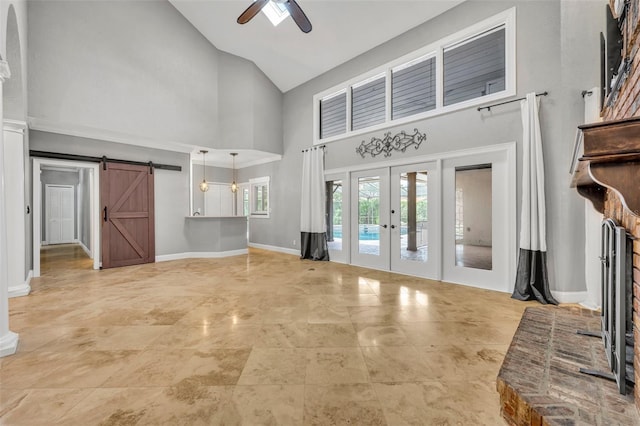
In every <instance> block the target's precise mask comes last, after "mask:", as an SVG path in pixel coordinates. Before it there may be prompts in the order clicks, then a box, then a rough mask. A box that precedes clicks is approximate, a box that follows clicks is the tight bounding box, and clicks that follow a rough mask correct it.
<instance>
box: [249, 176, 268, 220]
mask: <svg viewBox="0 0 640 426" xmlns="http://www.w3.org/2000/svg"><path fill="white" fill-rule="evenodd" d="M264 186H266V187H267V197H266V201H267V208H266V210H257V209H256V202H257V199H256V196H255V191H254V189H255V188H258V187H264ZM249 217H252V218H263V219H268V218H269V217H271V178H270V176H264V177H259V178H254V179H249Z"/></svg>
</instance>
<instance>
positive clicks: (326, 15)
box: [169, 0, 463, 92]
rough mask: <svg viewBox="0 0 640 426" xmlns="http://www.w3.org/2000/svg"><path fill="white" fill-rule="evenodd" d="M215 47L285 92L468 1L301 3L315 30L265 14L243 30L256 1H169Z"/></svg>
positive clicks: (302, 0) (323, 0)
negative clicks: (239, 20) (245, 61)
mask: <svg viewBox="0 0 640 426" xmlns="http://www.w3.org/2000/svg"><path fill="white" fill-rule="evenodd" d="M169 1H170V2H171V3H172V4H173V5H174V6H175V8H176V9H178V11H180V13H182V15H184V17H185V18H187V20H189V21H190V22H191V23H192V24H193V25H194V26H195V27H196V28H197V29H198V31H200V32H201V33H202V34H203V35H204V36H205V37H206V38H207V39H208V40H209V41H210V42H211V43H212V44H213V45H214V46H216V47H217V48H218V49H220V50H223V51H225V52H229V53H232V54H234V55H237V56H240V57H243V58H246V59H249V60H251V61H253V62H255V64H256V65H257V66H258V67H259V68H260V69H261V70H262V72H264V73H265V74H266V75H267V77H269V78H270V79H271V81H273V83H274V84H275V85H276V86H278V88H279V89H280V90H281V91H282V92H286V91H288V90H290V89H293V88H294V87H296V86H298V85H300V84H302V83H305V82H306V81H309V80H311V79H312V78H314V77H316V76H318V75H320V74H322V73H324V72H326V71H328V70H330V69H332V68H335V67H336V66H337V65H340V64H342V63H344V62H346V61H348V60H350V59H352V58H354V57H355V56H358V55H360V54H362V53H364V52H366V51H368V50H370V49H372V48H373V47H375V46H378V45H379V44H382V43H384V42H385V41H387V40H389V39H391V38H393V37H395V36H398V35H400V34H402V33H404V32H405V31H408V30H409V29H411V28H413V27H415V26H417V25H419V24H421V23H423V22H426V21H428V20H430V19H432V18H434V17H435V16H437V15H439V14H441V13H443V12H445V11H447V10H448V9H451V8H452V7H454V6H456V5H458V4H460V3H462V1H463V0H368V1H361V0H297V2H298V4H299V5H300V7H301V8H302V9H303V10H304V12H305V13H306V15H307V17H308V18H309V20H310V21H311V24H312V26H313V30H312V31H311V32H310V33H308V34H304V33H303V32H302V31H300V29H299V28H298V27H297V25H296V24H295V23H294V22H293V20H292V19H291V18H287V19H285V20H284V21H283V22H282V23H281V24H280V25H278V26H277V27H274V26H273V25H272V24H271V22H269V20H268V19H267V17H266V16H265V15H264V13H260V14H258V15H257V16H256V17H254V18H253V19H252V20H251V21H250V22H249V23H247V24H245V25H239V24H237V23H236V19H237V18H238V16H239V15H240V14H241V13H242V12H243V11H244V10H245V9H246V8H247V7H248V6H249V4H251V1H252V0H169Z"/></svg>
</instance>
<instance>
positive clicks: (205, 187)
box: [200, 149, 209, 192]
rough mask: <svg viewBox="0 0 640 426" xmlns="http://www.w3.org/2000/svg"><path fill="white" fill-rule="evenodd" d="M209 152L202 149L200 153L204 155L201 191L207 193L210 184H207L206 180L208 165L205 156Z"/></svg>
mask: <svg viewBox="0 0 640 426" xmlns="http://www.w3.org/2000/svg"><path fill="white" fill-rule="evenodd" d="M207 152H209V151H207V150H205V149H201V150H200V153H201V154H202V182H200V191H202V192H207V191H208V190H209V184H208V183H207V179H206V178H205V170H206V168H207V165H206V163H205V161H204V155H205V154H206V153H207Z"/></svg>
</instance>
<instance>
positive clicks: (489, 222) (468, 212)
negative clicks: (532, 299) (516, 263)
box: [442, 152, 515, 292]
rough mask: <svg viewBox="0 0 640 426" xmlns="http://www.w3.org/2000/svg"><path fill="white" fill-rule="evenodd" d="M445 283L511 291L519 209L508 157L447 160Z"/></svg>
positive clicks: (503, 153)
mask: <svg viewBox="0 0 640 426" xmlns="http://www.w3.org/2000/svg"><path fill="white" fill-rule="evenodd" d="M442 169H443V175H442V176H443V185H442V188H443V189H442V191H443V206H442V207H443V208H442V212H443V213H442V215H443V221H442V241H443V244H442V250H443V254H442V256H443V257H442V259H443V276H442V279H443V281H449V282H454V283H460V284H467V285H472V286H474V287H482V288H487V289H491V290H498V291H506V292H508V291H511V289H512V288H513V282H512V280H513V277H512V276H511V271H510V265H511V264H512V259H511V257H510V253H511V252H514V251H515V248H513V242H514V241H515V235H514V233H513V232H512V229H513V228H514V227H513V226H512V224H511V223H510V222H511V221H512V220H513V213H512V212H513V206H510V201H509V200H510V194H511V193H512V192H513V190H512V188H510V185H512V184H513V182H512V179H510V178H509V172H508V163H507V155H506V153H505V152H498V153H491V154H481V155H476V156H473V157H471V156H469V157H460V158H456V159H448V160H443V165H442Z"/></svg>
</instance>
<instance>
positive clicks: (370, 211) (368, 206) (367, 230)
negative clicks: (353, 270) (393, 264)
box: [351, 168, 391, 270]
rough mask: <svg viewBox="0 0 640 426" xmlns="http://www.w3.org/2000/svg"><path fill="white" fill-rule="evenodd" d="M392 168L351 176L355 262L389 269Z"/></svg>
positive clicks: (370, 266)
mask: <svg viewBox="0 0 640 426" xmlns="http://www.w3.org/2000/svg"><path fill="white" fill-rule="evenodd" d="M389 219H390V215H389V168H382V169H375V170H366V171H363V172H357V173H352V174H351V263H352V264H354V265H358V266H365V267H368V268H374V269H383V270H389V266H390V257H389V250H390V246H389V241H390V240H389V236H390V230H391V229H390V227H389Z"/></svg>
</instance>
